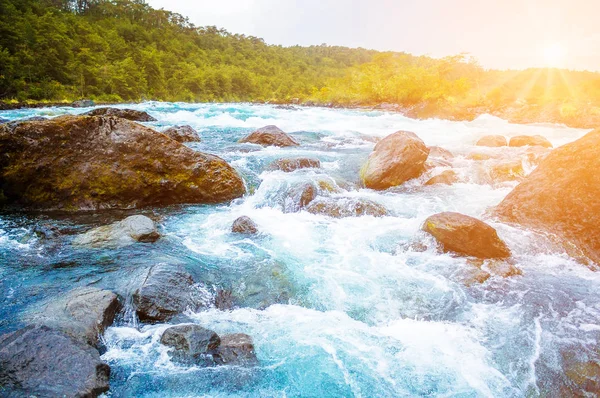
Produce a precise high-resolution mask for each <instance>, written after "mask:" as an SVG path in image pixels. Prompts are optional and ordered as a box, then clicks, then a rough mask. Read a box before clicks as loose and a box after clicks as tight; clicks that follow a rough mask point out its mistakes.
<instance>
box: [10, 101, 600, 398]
mask: <svg viewBox="0 0 600 398" xmlns="http://www.w3.org/2000/svg"><path fill="white" fill-rule="evenodd" d="M92 105H93V104H92ZM74 106H91V105H89V104H87V103H81V104H77V105H75V104H74ZM152 121H156V119H155V118H153V117H152V116H151V115H149V114H147V113H145V112H139V111H135V110H130V109H117V108H97V109H94V110H92V111H90V112H87V113H86V114H84V115H79V116H62V117H57V118H54V119H50V120H47V119H43V120H27V121H19V122H11V123H5V124H2V125H0V208H1V209H20V210H61V211H71V212H73V211H82V210H98V209H121V210H131V209H139V208H143V207H146V206H156V205H161V206H163V205H173V204H186V203H203V204H204V203H205V204H210V203H224V202H228V201H231V200H233V199H236V198H239V197H241V196H243V195H244V194H245V193H246V188H245V184H244V181H243V179H242V177H241V176H240V174H239V173H238V172H237V171H236V170H235V169H234V168H233V167H232V166H231V165H229V164H228V163H227V162H226V161H225V160H223V159H221V158H219V157H217V156H214V155H211V154H206V153H202V152H198V151H195V150H193V149H191V148H190V147H188V146H185V145H183V144H182V143H188V142H198V141H200V136H199V135H198V133H197V132H196V131H195V130H194V129H193V128H192V127H191V126H175V127H171V128H168V129H166V130H164V131H163V132H162V133H158V132H157V131H154V130H152V129H151V128H150V127H147V126H145V125H142V124H139V123H137V122H152ZM239 142H240V143H246V144H250V145H249V146H250V147H253V148H260V147H269V146H274V147H295V146H299V145H300V143H299V142H298V141H297V140H296V139H295V138H293V137H292V136H290V135H288V134H287V133H285V132H284V131H282V130H281V129H279V128H278V127H276V126H266V127H262V128H260V129H258V130H256V131H254V132H252V133H251V134H249V135H247V136H246V137H244V138H242V139H241V140H240V141H239ZM476 146H478V147H481V148H479V149H478V151H480V152H473V153H471V154H469V155H467V156H466V157H465V159H469V160H472V161H473V162H486V164H487V169H486V175H487V176H488V177H489V178H490V179H491V181H493V182H507V181H520V184H519V185H517V186H516V187H515V188H514V189H513V190H512V192H510V193H509V194H508V195H507V196H506V198H504V200H503V201H502V202H501V203H500V204H499V205H498V206H497V207H495V208H494V209H492V210H491V211H490V213H489V214H490V215H492V216H493V217H495V220H494V219H493V220H491V221H490V222H491V223H492V224H493V222H494V221H502V222H507V223H513V224H518V225H521V226H525V227H528V228H533V229H535V230H539V231H546V232H548V233H551V234H555V235H558V236H560V237H561V238H562V239H564V241H565V242H567V243H568V244H569V245H574V246H575V247H577V248H578V249H579V250H580V252H581V253H582V255H584V256H586V257H587V258H589V259H591V260H592V261H595V262H600V238H599V237H600V229H599V227H598V226H599V225H600V205H599V203H600V201H598V199H597V198H598V197H600V174H598V173H597V172H596V170H598V169H599V167H600V156H598V153H597V152H598V149H597V148H600V130H597V131H594V132H591V133H589V134H588V135H586V136H585V137H583V138H581V139H579V140H577V141H575V142H573V143H571V144H568V145H565V146H562V147H560V148H557V149H554V150H552V151H551V152H550V149H549V148H552V144H551V143H550V142H549V141H548V140H547V139H546V138H544V137H541V136H513V137H510V138H509V139H507V137H505V136H503V135H492V136H485V137H481V138H480V139H479V140H478V141H477V143H476ZM485 147H487V148H499V147H513V148H523V149H518V150H519V151H526V152H520V153H524V154H526V155H527V159H528V160H530V161H531V162H535V163H536V164H537V163H539V165H538V166H537V168H536V169H535V170H534V171H533V172H532V173H531V174H529V175H526V172H525V169H524V167H523V162H522V160H521V159H506V158H503V157H498V155H497V153H496V152H494V151H503V150H504V149H493V150H491V151H490V150H489V149H487V150H486V148H485ZM510 150H513V149H510ZM515 150H516V149H515ZM486 151H487V152H486ZM454 159H455V156H454V154H453V153H451V152H450V151H448V150H446V149H444V148H440V147H428V146H427V145H426V144H425V143H424V142H423V141H422V140H421V139H420V138H419V137H418V136H417V135H416V134H415V133H413V132H408V131H398V132H396V133H393V134H391V135H389V136H387V137H385V138H383V139H382V140H380V141H378V142H377V144H376V145H375V147H374V149H373V151H372V153H371V154H370V155H369V157H368V159H366V162H365V163H364V165H363V167H362V169H361V170H360V183H361V184H362V186H363V187H365V188H368V189H373V190H380V191H385V190H402V189H408V188H407V187H409V188H410V189H423V190H432V189H443V185H452V184H456V183H460V182H461V181H463V179H462V177H461V175H460V173H458V172H457V171H456V170H455V169H453V164H454V163H453V162H454ZM265 167H266V169H265V170H266V171H268V172H271V173H281V172H284V173H295V174H293V175H298V176H304V175H311V174H314V173H315V171H319V169H320V168H321V162H320V160H319V159H313V158H304V157H299V158H281V159H277V160H275V161H273V162H272V163H270V164H268V165H266V166H265ZM439 168H442V169H445V170H443V171H441V172H438V173H437V174H435V175H433V174H434V173H433V172H432V170H439ZM407 182H408V183H409V184H407ZM435 186H438V188H435ZM415 187H416V188H415ZM281 204H282V209H283V211H285V212H298V211H306V212H308V213H311V214H313V215H315V216H327V217H331V218H344V217H360V216H370V217H384V216H387V215H389V214H391V213H390V211H389V210H388V209H387V208H386V207H385V206H383V205H382V204H379V203H376V202H374V201H372V200H368V199H364V198H358V197H354V196H352V197H345V196H343V190H341V189H340V188H339V187H338V185H337V182H336V181H329V180H327V179H319V180H316V179H313V180H311V181H310V182H305V181H304V182H299V183H298V182H296V183H293V184H291V186H289V187H288V188H287V192H285V194H284V195H282V197H281ZM311 217H312V216H311ZM421 230H422V232H419V234H422V235H423V237H424V238H423V241H430V242H433V246H435V248H436V250H439V251H441V252H444V253H448V255H452V256H462V257H465V258H467V259H468V262H469V264H471V265H473V266H474V268H475V273H474V275H473V277H472V278H471V281H475V282H476V283H483V282H484V281H485V280H486V279H487V278H489V277H490V274H494V275H499V276H503V277H511V276H517V275H520V273H521V271H520V270H519V269H518V268H516V267H515V266H514V262H513V260H512V258H511V257H512V252H511V250H510V248H509V246H508V245H507V243H506V242H505V241H503V240H502V239H501V237H500V236H499V235H498V232H497V230H496V229H495V228H494V227H493V226H492V225H490V224H489V223H486V222H484V221H482V220H479V219H476V218H474V217H471V216H468V215H465V214H460V213H455V212H443V213H439V214H434V215H431V216H429V217H428V218H427V219H426V220H424V223H423V224H422V227H421ZM36 233H39V234H41V235H43V236H46V235H48V236H53V234H55V233H56V231H54V230H52V229H51V228H45V229H44V228H41V229H40V230H39V231H38V232H36ZM231 233H232V234H237V235H232V236H238V237H240V238H243V239H255V238H256V237H259V238H260V236H261V235H262V234H263V233H262V232H261V231H260V227H259V225H258V224H257V223H256V222H254V221H253V220H252V219H251V218H249V217H247V216H241V217H238V218H237V219H235V220H233V223H232V225H231ZM419 236H420V235H419ZM160 239H161V231H160V226H159V225H158V224H157V222H156V221H155V220H153V219H152V218H151V217H148V216H145V215H141V214H137V215H133V216H129V217H126V218H124V219H122V220H120V221H117V222H114V223H112V224H109V225H104V226H100V227H96V228H92V229H90V230H89V231H86V232H84V233H80V234H78V235H76V236H75V237H73V238H72V240H71V243H72V244H73V245H75V246H79V247H86V248H88V249H97V248H120V247H124V246H127V245H133V244H138V245H143V244H146V245H149V244H155V242H157V241H159V240H160ZM156 244H160V242H159V243H156ZM199 285H201V282H200V281H197V280H195V279H194V277H193V276H192V275H191V274H190V273H189V272H188V271H186V270H185V269H184V268H183V267H182V266H179V265H172V264H165V263H158V264H154V265H153V266H152V267H150V268H149V269H147V270H145V272H144V275H143V277H142V279H141V280H140V281H139V286H137V288H136V289H135V291H134V292H133V294H132V295H131V297H126V298H122V297H118V296H117V294H115V293H114V292H112V291H109V290H102V289H98V288H95V287H82V288H75V289H73V290H71V291H69V292H67V293H65V294H64V295H62V296H60V297H58V298H55V299H54V300H52V301H50V302H47V303H45V304H44V305H42V306H41V307H40V308H38V309H36V310H35V311H32V312H31V313H28V314H27V315H26V316H25V317H24V320H25V321H26V324H27V326H26V327H24V328H22V329H20V330H16V331H14V332H11V333H8V334H5V335H3V336H0V388H1V389H2V390H1V391H2V393H5V392H6V393H7V394H8V395H9V396H11V394H13V395H15V396H19V395H24V396H82V397H95V396H98V395H99V394H102V393H104V392H106V391H108V389H109V378H110V367H109V366H108V365H107V364H106V363H104V362H102V361H101V359H100V355H99V352H98V348H99V347H100V345H101V343H100V342H101V336H102V334H103V332H104V331H105V330H106V328H107V327H109V326H110V325H111V324H112V323H113V321H114V319H115V317H116V315H117V314H118V313H119V311H120V310H121V308H122V304H121V303H122V302H124V301H127V302H131V303H132V305H133V308H134V309H135V313H136V315H137V318H138V319H139V320H140V321H141V322H145V323H164V322H174V323H176V324H175V325H174V326H170V327H168V328H166V329H165V330H164V332H163V334H162V336H161V338H160V342H161V344H163V345H165V346H167V347H169V355H170V356H171V359H172V360H173V361H174V362H177V363H180V364H182V365H195V366H198V365H200V366H221V365H235V366H255V365H257V364H258V363H259V362H258V361H259V359H258V357H257V355H256V352H255V348H254V343H253V339H252V337H251V336H249V335H246V334H243V333H234V334H222V335H219V334H217V333H216V332H215V331H212V330H210V329H207V328H205V327H203V326H202V325H197V324H190V323H179V324H177V323H178V322H180V320H181V319H182V314H184V313H185V312H186V311H200V310H203V309H207V308H209V307H211V308H215V307H216V308H218V309H222V310H226V309H230V308H231V307H232V306H233V298H232V295H231V292H227V291H219V292H218V293H217V294H216V296H215V298H214V300H213V302H207V301H206V297H205V296H203V295H202V294H201V292H200V289H199Z"/></svg>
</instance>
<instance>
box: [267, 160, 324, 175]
mask: <svg viewBox="0 0 600 398" xmlns="http://www.w3.org/2000/svg"><path fill="white" fill-rule="evenodd" d="M320 167H321V162H320V161H319V159H310V158H295V159H279V160H276V161H274V162H273V163H271V165H270V166H269V168H270V169H271V170H281V171H285V172H286V173H289V172H292V171H294V170H299V169H318V168H320Z"/></svg>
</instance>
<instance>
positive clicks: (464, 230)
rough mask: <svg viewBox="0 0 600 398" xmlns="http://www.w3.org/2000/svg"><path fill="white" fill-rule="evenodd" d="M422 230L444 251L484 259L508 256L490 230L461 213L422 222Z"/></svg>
mask: <svg viewBox="0 0 600 398" xmlns="http://www.w3.org/2000/svg"><path fill="white" fill-rule="evenodd" d="M423 231H425V232H428V233H429V234H431V235H433V237H434V238H436V240H437V241H438V242H439V243H440V244H441V245H442V247H443V249H444V251H446V252H454V253H458V254H462V255H466V256H473V257H478V258H484V259H485V258H507V257H510V250H509V249H508V247H507V246H506V244H505V243H504V242H503V241H502V240H501V239H500V238H499V237H498V234H497V233H496V230H495V229H494V228H492V227H491V226H489V225H488V224H486V223H484V222H483V221H480V220H478V219H476V218H473V217H469V216H466V215H464V214H460V213H452V212H446V213H439V214H435V215H433V216H431V217H429V218H428V219H427V220H425V223H424V224H423Z"/></svg>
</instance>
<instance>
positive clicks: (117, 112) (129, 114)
mask: <svg viewBox="0 0 600 398" xmlns="http://www.w3.org/2000/svg"><path fill="white" fill-rule="evenodd" d="M84 115H86V116H114V117H120V118H122V119H127V120H132V121H134V122H155V121H156V119H155V118H154V117H152V116H150V115H149V114H148V113H147V112H143V111H136V110H135V109H119V108H96V109H94V110H91V111H89V112H86V113H84Z"/></svg>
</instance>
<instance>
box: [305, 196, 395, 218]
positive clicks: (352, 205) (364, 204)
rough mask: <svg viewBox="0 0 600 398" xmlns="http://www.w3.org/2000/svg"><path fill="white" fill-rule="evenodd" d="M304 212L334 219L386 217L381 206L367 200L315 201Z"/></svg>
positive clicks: (329, 199) (322, 199)
mask: <svg viewBox="0 0 600 398" xmlns="http://www.w3.org/2000/svg"><path fill="white" fill-rule="evenodd" d="M306 211H308V212H309V213H312V214H322V215H324V216H329V217H334V218H343V217H360V216H374V217H383V216H386V215H388V211H387V209H386V208H385V207H383V206H382V205H380V204H378V203H375V202H373V201H370V200H367V199H356V198H336V199H334V198H319V199H315V200H313V201H312V202H311V203H310V204H309V205H308V207H307V208H306Z"/></svg>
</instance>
